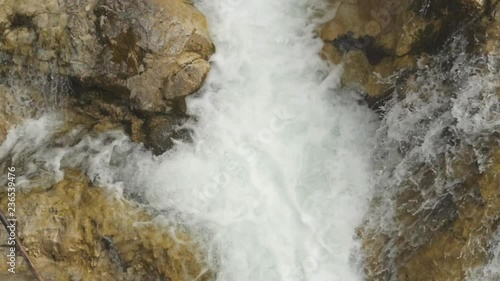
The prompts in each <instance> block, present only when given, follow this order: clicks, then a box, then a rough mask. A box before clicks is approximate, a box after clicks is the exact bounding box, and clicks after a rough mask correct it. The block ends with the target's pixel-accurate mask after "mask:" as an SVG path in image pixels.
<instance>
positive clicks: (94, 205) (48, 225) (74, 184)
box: [0, 171, 212, 281]
mask: <svg viewBox="0 0 500 281" xmlns="http://www.w3.org/2000/svg"><path fill="white" fill-rule="evenodd" d="M0 198H1V199H0V205H1V206H6V199H7V198H6V196H1V197H0ZM16 198H17V201H16V203H17V204H16V206H17V208H16V212H17V218H18V220H19V224H18V229H19V232H18V237H19V238H20V240H21V241H22V243H23V245H24V247H25V248H26V251H27V252H28V255H29V256H30V258H31V259H32V260H33V262H34V264H35V266H36V267H37V268H38V270H39V271H40V273H41V275H42V276H43V277H44V279H45V280H48V281H55V280H61V281H67V280H76V279H77V280H96V281H99V280H102V281H108V280H124V281H125V280H160V279H162V280H172V281H183V280H186V279H195V277H197V276H199V275H200V274H201V275H200V277H199V278H200V279H197V280H211V278H212V276H211V273H210V272H206V273H203V271H204V270H205V266H204V265H203V262H202V261H200V260H198V252H197V249H196V248H195V247H194V244H193V243H192V242H191V241H190V238H189V235H188V234H187V233H185V232H182V231H177V232H176V233H175V237H173V236H172V234H171V233H170V231H169V229H168V228H166V227H165V226H162V225H160V224H159V223H157V222H154V220H153V217H152V215H151V214H150V213H148V212H147V211H146V210H145V209H143V208H141V207H139V206H137V205H135V204H132V203H130V202H128V201H126V200H124V199H120V198H118V196H117V195H115V194H113V193H111V192H108V191H105V190H103V189H100V188H98V187H94V186H92V185H90V183H89V181H88V179H87V178H85V177H84V176H82V175H81V174H80V173H79V172H78V171H66V177H65V179H64V180H63V181H61V182H59V183H57V184H55V185H53V186H52V187H51V188H50V189H48V190H45V189H34V190H32V191H30V192H18V193H17V196H16ZM2 208H3V207H2ZM0 239H2V240H4V239H6V232H5V231H3V229H2V231H0ZM5 241H6V240H5ZM179 241H183V242H182V243H181V242H179ZM0 261H1V264H0V272H5V270H6V262H5V255H1V256H0ZM20 265H21V264H20ZM19 270H21V272H20V273H19V274H21V275H22V274H23V272H22V271H26V270H27V268H26V267H25V266H23V267H21V268H19ZM21 275H20V276H21ZM0 276H1V275H0ZM2 280H3V279H2ZM16 280H22V279H16ZM27 280H29V279H27Z"/></svg>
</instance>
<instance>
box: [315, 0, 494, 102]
mask: <svg viewBox="0 0 500 281" xmlns="http://www.w3.org/2000/svg"><path fill="white" fill-rule="evenodd" d="M335 3H336V4H338V10H337V15H336V17H335V18H334V19H333V20H331V21H329V22H327V23H326V24H325V25H324V26H323V27H322V29H321V31H320V35H321V38H323V40H324V41H325V47H324V50H323V55H324V56H325V57H326V58H328V59H329V60H331V61H333V62H334V63H340V62H344V63H345V66H346V67H345V73H344V74H343V77H342V83H343V85H346V86H355V87H360V88H361V89H362V90H363V91H364V92H365V93H366V94H367V96H368V97H367V100H368V101H369V103H372V104H373V103H375V102H377V101H379V100H380V99H381V98H383V97H385V96H387V95H389V94H390V93H391V92H392V90H393V89H392V88H391V85H390V83H388V82H387V81H386V79H388V78H394V76H395V75H398V77H400V78H401V79H405V78H406V75H409V74H411V73H413V72H414V71H415V70H416V68H417V64H418V63H419V62H418V60H419V59H421V58H425V57H428V56H432V55H436V54H438V53H440V52H443V51H444V52H446V51H447V50H446V49H447V48H449V44H450V43H451V42H452V41H453V40H454V39H456V37H457V36H463V37H464V40H465V41H467V43H468V46H467V51H468V52H469V53H472V52H476V53H481V52H498V40H497V38H498V37H495V35H498V12H496V7H497V4H498V1H496V0H492V1H476V0H453V1H435V0H430V1H427V0H426V1H423V0H403V1H400V0H398V1H396V0H345V1H337V2H335ZM375 106H376V105H375Z"/></svg>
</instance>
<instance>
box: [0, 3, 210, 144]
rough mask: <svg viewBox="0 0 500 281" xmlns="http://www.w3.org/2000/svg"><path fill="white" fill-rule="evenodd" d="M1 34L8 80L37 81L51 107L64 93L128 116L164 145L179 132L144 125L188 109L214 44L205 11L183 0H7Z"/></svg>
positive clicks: (132, 125) (114, 117)
mask: <svg viewBox="0 0 500 281" xmlns="http://www.w3.org/2000/svg"><path fill="white" fill-rule="evenodd" d="M0 34H2V36H1V37H0V61H1V66H0V82H1V84H3V86H2V87H3V88H5V87H7V88H15V90H16V91H18V90H19V88H29V89H27V90H26V91H31V90H32V89H34V90H35V92H36V91H40V92H43V93H44V95H45V100H46V101H47V104H48V106H49V107H50V106H54V104H55V103H58V104H59V105H61V104H62V103H63V101H64V102H65V103H64V105H66V107H67V109H68V110H70V111H78V112H80V113H82V114H84V115H87V116H90V117H91V119H92V120H94V121H93V122H94V123H102V122H112V123H117V124H120V125H121V126H122V127H124V128H125V129H126V130H127V131H128V132H129V133H130V134H131V135H132V138H133V139H134V140H136V141H140V142H145V144H146V145H147V146H149V147H151V148H153V149H154V150H155V152H156V153H161V152H163V151H165V149H166V148H168V147H169V142H170V139H168V138H164V139H165V140H163V141H161V142H160V143H155V142H154V141H149V140H150V139H159V138H158V137H156V136H149V135H148V134H149V133H148V132H150V131H151V130H143V127H142V126H143V125H144V124H146V126H147V123H148V122H149V120H150V119H151V118H155V117H156V116H158V115H161V116H169V117H170V119H175V120H176V121H172V122H169V123H168V124H166V122H163V123H161V125H162V126H164V127H162V128H157V130H158V131H167V132H171V131H172V129H171V127H173V125H174V124H175V123H178V122H181V120H182V118H185V114H186V113H185V107H184V105H183V104H184V98H185V97H186V96H187V95H189V94H192V93H193V92H195V91H197V90H198V89H199V88H200V86H201V85H202V83H203V81H204V79H205V77H206V75H207V73H208V71H209V69H210V65H209V63H208V61H207V60H208V58H209V56H210V55H211V54H212V53H213V51H214V47H213V45H212V42H211V41H210V38H209V35H208V31H207V23H206V20H205V17H204V16H203V14H201V13H200V12H199V11H198V10H197V9H196V8H194V6H192V5H191V4H190V3H188V2H185V1H182V0H155V1H153V0H126V1H114V0H113V1H111V0H110V1H108V0H82V1H57V0H49V1H42V2H40V1H30V0H21V1H13V0H12V1H10V0H2V1H1V2H0ZM19 81H24V84H23V83H21V82H19ZM33 95H36V93H33ZM68 95H70V98H68ZM27 99H31V96H30V95H28V97H27ZM28 103H29V102H28ZM24 105H26V103H25V104H24ZM40 107H43V106H40ZM46 107H47V106H45V107H44V108H46ZM165 118H167V117H165ZM8 121H9V120H8ZM10 121H14V120H10ZM2 123H4V125H2V126H1V127H5V121H2ZM9 124H10V123H9ZM155 124H159V123H155ZM149 125H151V122H149Z"/></svg>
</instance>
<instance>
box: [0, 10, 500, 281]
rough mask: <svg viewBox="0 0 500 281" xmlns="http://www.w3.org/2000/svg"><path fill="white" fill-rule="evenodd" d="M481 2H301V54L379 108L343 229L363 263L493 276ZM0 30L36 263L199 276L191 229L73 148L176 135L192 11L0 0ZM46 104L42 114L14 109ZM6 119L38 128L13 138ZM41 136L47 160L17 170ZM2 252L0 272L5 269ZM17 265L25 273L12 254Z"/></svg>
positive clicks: (123, 276)
mask: <svg viewBox="0 0 500 281" xmlns="http://www.w3.org/2000/svg"><path fill="white" fill-rule="evenodd" d="M499 5H500V4H499V1H495V0H452V1H437V0H406V1H394V0H342V1H331V3H330V5H328V6H325V7H327V9H328V10H327V11H319V14H321V13H327V14H328V13H330V12H332V11H333V12H334V14H335V16H334V17H333V19H331V20H328V21H326V22H324V23H323V24H322V25H321V26H320V27H319V28H318V29H317V33H318V35H319V37H320V38H321V39H322V40H323V41H324V44H323V49H322V52H321V54H318V55H320V56H321V57H322V58H323V59H324V60H325V61H326V62H329V63H332V64H335V65H342V67H343V74H342V75H341V77H340V84H341V87H342V89H350V90H353V91H354V92H356V93H359V96H360V98H359V100H358V102H359V103H362V104H366V105H367V106H368V107H370V108H371V109H372V110H373V111H374V112H376V113H377V114H378V117H379V119H380V121H379V122H380V124H379V127H378V129H377V131H376V136H375V139H376V141H375V148H374V152H373V157H372V161H373V166H374V167H375V176H374V177H375V184H374V185H375V187H374V190H373V194H372V195H371V196H372V198H371V200H370V206H369V208H368V211H367V214H366V216H365V219H364V222H363V224H362V225H360V226H359V227H358V229H357V231H356V236H357V239H359V241H361V244H362V245H361V250H360V251H361V256H362V261H361V264H362V268H363V272H364V274H363V275H364V280H405V281H406V280H408V281H419V280H435V281H440V280H443V281H444V280H499V278H500V274H499V272H498V270H499V269H498V268H499V267H498V265H497V264H496V262H497V261H498V259H499V256H500V255H499V254H498V249H500V243H499V242H498V241H499V237H500V236H499V235H500V234H499V230H498V229H499V228H498V227H499V222H500V220H499V218H500V201H499V200H500V179H499V178H498V170H499V169H500V166H499V165H500V162H499V161H500V156H499V155H500V154H499V150H498V140H497V138H498V133H499V129H500V128H499V126H500V123H499V122H500V121H499V120H500V111H499V101H498V99H499V97H500V81H499V77H500V76H499V71H500V69H499V68H500V59H499V57H498V52H499V44H500V43H499V42H500V41H499V40H500V39H499V38H500V7H499ZM0 34H2V35H1V37H0V61H1V65H0V97H1V100H0V142H2V144H1V146H0V167H1V168H2V169H3V170H5V169H6V168H7V167H9V166H15V167H16V168H17V169H18V171H19V174H20V175H21V174H22V175H23V176H22V177H21V179H19V180H18V183H19V187H20V188H21V191H20V193H19V194H18V198H19V200H18V202H17V203H18V209H19V211H18V214H17V215H18V218H19V222H20V223H19V224H18V228H19V232H18V235H19V238H20V241H21V242H22V244H23V245H24V247H25V248H26V251H27V253H28V255H29V256H30V257H31V259H32V260H33V262H34V264H35V266H36V267H37V268H38V270H39V271H40V273H41V275H42V276H43V278H44V280H61V281H62V280H172V281H173V280H215V279H216V276H217V274H215V273H214V272H211V269H210V268H209V267H208V266H207V265H206V264H205V259H204V257H203V254H204V253H203V251H202V250H200V248H203V247H200V243H203V241H194V239H193V238H192V237H191V234H192V233H190V230H188V229H185V228H183V227H182V226H179V225H177V224H176V225H171V224H169V223H170V222H169V220H168V219H162V216H161V214H162V212H165V210H157V209H155V208H151V207H148V205H147V204H145V202H146V201H147V200H146V199H145V198H144V196H143V194H141V192H136V191H135V190H133V191H131V192H130V191H129V192H125V193H124V194H122V193H121V192H115V191H114V190H112V189H111V190H110V189H106V188H101V186H100V183H105V180H101V181H100V180H99V177H104V176H103V175H100V174H98V173H97V174H96V173H91V172H89V171H90V170H91V169H92V167H91V166H92V164H88V165H86V166H85V165H83V166H82V165H80V164H81V163H83V162H84V161H87V160H86V159H87V158H90V157H87V156H84V155H85V153H94V150H98V148H97V147H98V145H103V144H108V143H110V142H116V143H117V144H118V145H119V146H120V145H122V144H123V143H122V142H121V141H122V140H123V139H125V138H127V139H130V140H132V141H133V142H135V143H138V144H142V145H143V146H144V147H143V148H144V149H145V150H149V151H152V153H153V154H154V155H162V154H163V153H165V152H166V151H167V154H168V150H169V149H171V148H172V147H173V146H174V144H175V143H178V142H179V141H186V142H189V141H190V140H191V138H192V137H193V134H192V132H191V131H190V126H189V125H188V126H186V122H187V120H191V119H193V117H192V116H190V114H191V112H188V110H187V107H186V101H185V98H186V97H187V96H190V95H193V94H196V92H197V91H198V90H199V89H200V88H201V87H202V85H203V83H204V81H205V78H206V77H207V75H208V73H209V70H210V68H211V65H210V63H209V61H210V57H211V56H212V55H213V54H214V52H215V45H214V44H213V43H212V39H211V37H210V35H209V31H208V25H207V21H206V19H205V17H204V15H203V14H202V13H201V12H200V11H198V10H197V9H196V8H195V6H194V5H193V4H192V3H190V2H189V1H183V0H151V1H149V0H121V1H117V0H78V1H69V0H68V1H65V0H60V1H56V0H51V1H45V2H34V1H30V0H22V1H10V0H0ZM341 92H342V91H341ZM349 93H350V92H349ZM342 94H343V92H342ZM355 95H356V96H358V94H355ZM54 112H56V113H54ZM47 113H51V114H56V117H55V118H56V119H57V120H59V121H58V123H57V124H56V125H54V126H48V127H43V126H41V125H40V124H41V123H30V122H32V121H30V120H32V119H37V118H41V117H42V116H45V114H47ZM195 119H196V118H195ZM23 126H24V127H23ZM14 127H16V128H24V129H23V130H24V131H25V132H29V131H36V130H37V128H41V129H38V130H44V131H45V130H46V131H50V134H48V135H45V136H44V137H40V138H33V139H30V138H26V139H25V140H22V137H23V134H27V133H19V132H18V133H17V135H16V133H15V132H14V130H12V128H14ZM24 131H22V132H24ZM117 136H118V137H117ZM90 138H92V139H90ZM117 139H118V141H117ZM96 140H98V141H96ZM94 142H95V143H94ZM97 142H99V143H97ZM123 146H125V145H123ZM68 147H74V148H75V149H74V150H71V152H66V153H62V154H58V152H59V151H60V150H62V149H67V148H68ZM85 149H87V150H89V151H91V152H81V151H80V150H82V151H83V150H85ZM127 149H128V148H125V150H127ZM141 149H142V147H141ZM41 151H51V154H49V155H50V157H52V158H57V159H59V158H60V159H62V160H61V161H60V163H61V164H57V165H59V166H57V165H55V166H50V165H47V164H45V165H40V166H41V168H37V169H35V168H34V165H38V163H41V162H43V161H42V160H44V161H45V160H47V159H45V158H47V156H41V155H42V153H41ZM96 153H97V152H96ZM127 153H129V152H124V154H127ZM31 155H34V156H31ZM44 157H45V158H44ZM120 159H121V160H120V161H125V160H128V158H126V156H123V158H120ZM49 160H50V159H49ZM46 162H48V161H46ZM79 165H80V166H79ZM228 165H229V164H228ZM53 171H57V172H56V173H53ZM0 183H2V185H5V184H4V182H3V181H0ZM103 185H105V184H103ZM7 200H8V199H7V196H6V192H5V191H3V190H2V189H0V206H2V208H3V206H6V202H7ZM4 211H5V210H4ZM6 240H7V233H6V232H5V233H4V232H1V231H0V241H6ZM5 258H6V257H5V256H4V255H2V256H0V280H9V279H7V278H12V276H11V275H10V274H9V273H7V267H6V264H7V263H6V260H5ZM18 271H19V274H18V275H16V277H15V278H17V279H14V280H36V279H34V277H33V276H31V273H30V269H29V268H28V266H27V265H26V263H25V262H23V261H20V262H19V268H18ZM263 280H266V279H263ZM269 280H271V279H269ZM304 280H305V279H304Z"/></svg>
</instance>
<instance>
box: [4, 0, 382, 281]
mask: <svg viewBox="0 0 500 281" xmlns="http://www.w3.org/2000/svg"><path fill="white" fill-rule="evenodd" d="M313 2H314V3H313ZM196 5H197V6H198V8H200V9H201V10H202V11H203V12H204V13H205V14H206V16H207V18H208V21H209V25H210V28H211V33H212V35H213V39H214V43H215V44H216V46H217V53H216V54H215V55H214V56H213V57H212V61H211V64H212V70H211V72H210V75H209V77H208V79H207V81H206V83H205V86H204V87H203V89H202V90H201V91H200V93H199V94H197V95H195V96H193V97H190V98H189V99H188V100H187V105H188V111H189V114H190V115H192V116H195V118H193V119H192V120H191V121H189V122H188V123H186V124H185V125H184V127H186V128H189V129H190V130H192V132H193V136H192V139H193V142H192V143H184V142H182V141H177V144H176V146H175V147H174V148H173V149H172V150H170V151H168V152H166V153H165V154H163V155H161V156H158V157H155V156H153V155H151V153H150V152H147V151H145V150H144V149H142V148H141V147H140V146H137V145H135V144H133V143H131V142H130V141H129V140H128V139H127V138H126V137H125V136H124V135H123V134H121V133H118V132H110V133H107V134H104V135H102V136H99V137H91V136H88V137H85V138H83V139H82V141H81V142H80V143H78V144H76V145H74V146H70V145H62V146H61V147H57V148H54V147H53V146H48V145H47V146H45V147H43V148H42V149H40V151H39V152H37V153H35V154H34V155H33V156H31V157H29V158H26V159H25V162H35V163H36V162H40V161H42V162H45V163H48V164H46V165H45V166H46V167H45V169H47V170H50V171H53V172H55V174H56V179H57V178H60V177H61V175H60V173H61V171H62V168H63V167H70V166H75V167H79V168H81V169H82V170H84V171H86V173H87V175H88V176H89V177H90V178H91V179H92V180H93V181H94V182H95V183H96V184H98V185H101V186H106V187H112V188H114V189H116V190H119V191H121V190H124V191H125V192H127V193H134V194H141V196H143V197H144V199H145V201H146V202H148V204H150V206H152V207H154V208H156V209H158V210H162V211H164V212H162V214H163V215H164V217H165V220H166V222H167V223H168V224H170V225H178V226H182V227H187V228H188V229H189V230H190V231H191V232H192V233H194V235H195V236H196V238H197V240H198V241H200V244H201V246H202V248H203V249H204V252H205V254H206V257H207V263H208V265H209V266H210V270H212V271H214V272H215V273H216V279H217V280H218V281H236V280H237V281H246V280H248V281H250V280H251V281H257V280H262V281H264V280H265V281H274V280H283V281H284V280H304V281H306V280H311V281H312V280H314V281H335V280H339V281H354V280H362V273H361V270H360V268H359V264H357V263H358V262H359V254H358V253H357V252H356V251H357V248H358V245H357V244H358V243H357V241H356V238H355V229H356V227H357V226H359V224H360V223H361V221H362V218H363V215H364V214H365V212H366V210H367V201H368V198H369V197H370V187H371V181H370V180H371V166H370V154H371V150H372V147H373V138H372V136H373V135H374V130H375V129H376V128H377V124H376V123H377V121H376V118H375V116H374V114H372V113H371V112H370V111H369V110H368V109H367V108H366V107H364V106H361V105H359V101H358V100H357V99H356V98H353V96H354V93H347V94H346V93H345V92H344V93H343V94H340V93H339V92H337V90H335V89H336V88H337V86H338V83H339V78H340V73H341V71H342V69H341V67H338V66H328V65H327V64H326V63H325V62H324V61H322V60H321V59H320V56H319V53H320V51H321V48H322V44H323V43H322V41H321V40H320V39H319V38H316V35H315V33H314V31H315V30H316V29H317V24H318V22H315V21H314V20H313V18H314V17H315V16H317V15H319V14H321V13H320V12H319V11H325V10H328V8H326V3H323V1H319V0H318V1H309V2H305V1H302V0H289V1H284V0H252V1H244V0H211V1H200V2H198V3H196ZM40 122H41V123H42V124H46V122H45V121H44V120H42V121H40ZM20 128H21V127H20ZM12 134H14V133H12ZM40 135H41V136H44V134H40ZM15 137H16V136H15V135H12V137H11V138H13V139H14V138H15ZM9 143H11V142H8V143H7V144H5V146H7V145H9ZM4 150H5V151H6V152H5V153H7V154H10V155H12V153H13V152H12V149H11V148H7V147H5V149H4ZM5 153H4V154H5ZM7 154H6V155H7ZM4 156H5V155H4ZM5 157H6V156H5Z"/></svg>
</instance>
